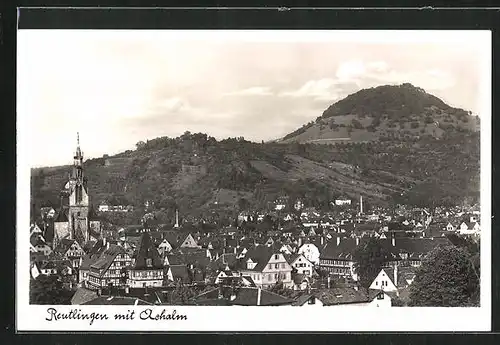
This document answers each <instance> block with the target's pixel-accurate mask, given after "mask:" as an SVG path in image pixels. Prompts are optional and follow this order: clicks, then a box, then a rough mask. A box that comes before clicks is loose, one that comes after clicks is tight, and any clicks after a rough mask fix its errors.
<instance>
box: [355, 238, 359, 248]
mask: <svg viewBox="0 0 500 345" xmlns="http://www.w3.org/2000/svg"><path fill="white" fill-rule="evenodd" d="M356 246H359V237H356Z"/></svg>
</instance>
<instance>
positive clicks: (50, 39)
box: [18, 30, 481, 167]
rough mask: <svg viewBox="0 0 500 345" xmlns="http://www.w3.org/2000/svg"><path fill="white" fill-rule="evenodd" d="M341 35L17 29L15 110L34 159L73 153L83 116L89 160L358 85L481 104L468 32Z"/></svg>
mask: <svg viewBox="0 0 500 345" xmlns="http://www.w3.org/2000/svg"><path fill="white" fill-rule="evenodd" d="M148 35H149V36H148ZM334 36H335V35H333V36H332V39H331V40H330V41H328V40H317V41H314V40H311V41H310V42H307V41H297V42H293V41H289V40H288V41H287V40H284V41H279V39H278V38H276V39H275V41H272V42H269V41H265V40H264V41H263V40H262V38H261V37H260V36H259V37H256V38H254V39H253V40H250V39H247V40H240V41H235V40H234V39H233V40H227V41H224V40H220V39H216V38H215V36H214V38H213V39H212V40H208V41H206V40H205V41H201V40H200V39H198V40H197V39H195V38H193V37H191V38H190V39H187V40H181V39H172V35H169V34H166V33H161V32H155V33H151V34H148V33H134V34H130V32H123V33H122V34H119V33H117V32H113V31H110V32H99V37H98V36H96V33H92V32H81V31H72V32H71V33H68V32H66V31H63V30H57V31H56V30H53V31H51V32H47V31H30V30H27V31H21V32H20V33H19V45H18V58H19V62H18V71H19V72H18V116H19V117H21V118H23V119H25V120H26V121H30V123H31V124H32V126H30V128H26V129H23V130H26V131H28V135H30V138H31V145H30V147H29V150H30V152H32V153H31V154H30V162H32V166H33V167H39V166H56V165H65V164H69V163H71V161H69V162H68V160H67V159H66V158H65V157H68V155H71V154H72V150H73V145H67V143H70V142H71V143H72V142H75V140H76V139H75V136H76V130H75V129H74V128H75V126H74V125H75V124H76V123H78V124H79V126H78V127H79V132H80V135H81V140H82V145H83V146H85V148H86V150H85V152H84V154H85V156H86V157H87V158H89V157H90V158H96V157H100V156H102V155H103V154H115V153H119V152H123V151H125V150H127V149H134V147H135V144H136V143H137V142H138V141H141V140H144V141H145V140H147V139H152V138H156V137H161V136H169V137H177V136H180V135H182V133H184V132H185V131H190V132H192V133H195V132H203V133H206V134H207V135H210V136H213V137H215V138H216V139H218V140H220V139H224V138H227V137H239V136H243V137H245V138H246V139H247V140H252V141H256V142H260V141H261V140H264V141H268V140H272V139H277V138H279V137H281V136H283V135H285V134H287V133H289V132H291V131H293V130H295V129H296V128H298V127H300V126H302V125H303V124H305V123H307V122H309V121H311V120H314V119H315V118H316V117H318V116H320V115H321V114H322V112H323V111H324V110H325V109H326V108H327V107H328V106H329V105H330V104H333V103H335V102H336V101H338V100H340V99H342V98H344V97H346V96H347V95H349V94H351V93H354V92H356V91H359V90H360V89H364V88H369V87H375V86H378V85H387V84H401V83H406V82H408V83H412V84H414V85H415V86H417V87H421V88H423V89H424V90H426V91H427V92H429V93H432V94H433V95H436V96H437V97H439V98H441V99H443V101H445V102H446V103H447V104H449V105H451V106H454V107H459V108H463V109H465V110H470V111H472V112H473V113H474V114H480V111H481V109H480V105H479V97H478V93H479V92H480V91H479V83H480V80H479V77H478V76H479V74H480V73H479V72H478V68H479V65H480V64H479V59H480V56H479V55H480V54H477V51H478V50H477V49H478V46H476V44H475V42H474V41H473V40H471V39H468V38H467V37H470V36H464V38H463V39H457V38H455V39H454V40H453V39H452V40H448V41H447V43H446V44H444V43H443V42H438V41H435V42H434V43H432V42H431V43H423V42H415V43H406V44H404V45H403V43H401V42H398V41H397V40H396V41H395V42H394V43H387V42H386V43H385V44H384V45H382V44H373V43H372V44H369V43H367V42H360V43H356V42H345V41H335V37H334ZM311 37H312V36H311ZM42 48H43V49H42ZM257 53H258V54H257ZM256 56H258V57H259V58H256ZM75 65H76V66H79V67H78V68H74V67H73V66H75ZM82 95H85V97H82ZM35 114H36V115H35ZM95 138H99V139H98V140H96V139H95ZM49 148H50V150H51V152H52V154H50V155H47V154H46V153H45V152H46V151H47V150H48V149H49ZM70 157H71V156H70Z"/></svg>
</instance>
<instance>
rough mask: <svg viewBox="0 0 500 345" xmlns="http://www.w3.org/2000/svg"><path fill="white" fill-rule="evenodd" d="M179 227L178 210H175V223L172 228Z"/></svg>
mask: <svg viewBox="0 0 500 345" xmlns="http://www.w3.org/2000/svg"><path fill="white" fill-rule="evenodd" d="M178 227H179V210H175V225H174V228H178Z"/></svg>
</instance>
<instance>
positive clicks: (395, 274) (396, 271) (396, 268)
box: [394, 264, 398, 289]
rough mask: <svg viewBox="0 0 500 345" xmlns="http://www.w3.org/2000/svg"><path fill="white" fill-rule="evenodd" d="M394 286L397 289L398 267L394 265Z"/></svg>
mask: <svg viewBox="0 0 500 345" xmlns="http://www.w3.org/2000/svg"><path fill="white" fill-rule="evenodd" d="M394 285H395V286H396V289H397V288H398V265H397V264H396V265H394Z"/></svg>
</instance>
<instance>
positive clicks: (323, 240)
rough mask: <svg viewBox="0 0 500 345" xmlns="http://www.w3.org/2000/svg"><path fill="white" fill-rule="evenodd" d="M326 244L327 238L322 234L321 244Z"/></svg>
mask: <svg viewBox="0 0 500 345" xmlns="http://www.w3.org/2000/svg"><path fill="white" fill-rule="evenodd" d="M324 244H325V238H324V237H323V236H321V245H322V246H323V245H324Z"/></svg>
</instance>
